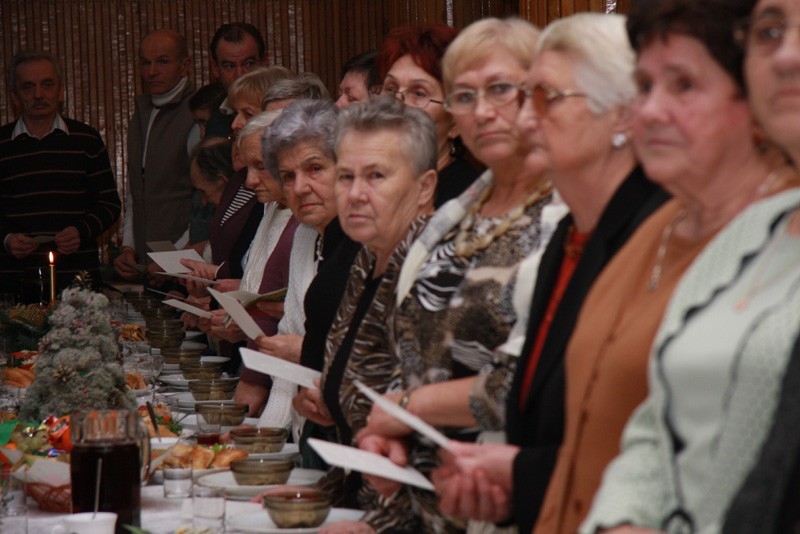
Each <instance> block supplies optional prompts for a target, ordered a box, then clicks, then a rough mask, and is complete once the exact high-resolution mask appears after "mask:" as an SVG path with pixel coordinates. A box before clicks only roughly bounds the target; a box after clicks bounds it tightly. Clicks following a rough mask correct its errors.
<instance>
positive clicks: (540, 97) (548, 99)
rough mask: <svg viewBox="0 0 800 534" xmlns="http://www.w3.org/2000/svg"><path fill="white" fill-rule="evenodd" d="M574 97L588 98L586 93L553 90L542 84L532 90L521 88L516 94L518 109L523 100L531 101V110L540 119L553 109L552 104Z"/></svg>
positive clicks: (570, 90) (523, 102)
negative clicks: (528, 99)
mask: <svg viewBox="0 0 800 534" xmlns="http://www.w3.org/2000/svg"><path fill="white" fill-rule="evenodd" d="M574 96H576V97H582V98H588V97H589V95H587V94H586V93H582V92H580V91H575V90H572V89H565V90H563V91H559V90H558V89H553V88H552V87H545V86H544V85H542V84H536V85H535V86H534V87H533V89H528V88H527V87H523V88H521V89H520V90H519V93H518V94H517V104H518V105H519V107H520V108H522V106H523V105H524V104H525V99H526V98H530V99H531V100H532V101H533V110H534V111H535V112H536V115H538V116H540V117H542V116H544V115H546V114H547V112H548V111H550V108H551V107H553V104H556V103H557V102H560V101H562V100H564V99H565V98H570V97H574Z"/></svg>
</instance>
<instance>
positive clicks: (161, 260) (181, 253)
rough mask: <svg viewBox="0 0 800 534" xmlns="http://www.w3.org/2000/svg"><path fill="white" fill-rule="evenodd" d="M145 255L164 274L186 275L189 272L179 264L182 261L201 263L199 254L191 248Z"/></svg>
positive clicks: (201, 259)
mask: <svg viewBox="0 0 800 534" xmlns="http://www.w3.org/2000/svg"><path fill="white" fill-rule="evenodd" d="M147 255H148V256H150V259H151V260H153V261H154V262H156V263H157V264H158V266H159V267H161V268H162V269H163V270H164V272H166V273H188V272H189V271H191V269H189V268H188V267H184V266H183V264H182V263H181V260H183V259H186V260H197V261H203V258H201V257H200V254H198V253H197V251H196V250H195V249H193V248H187V249H183V250H171V251H168V252H148V253H147ZM203 263H205V262H203Z"/></svg>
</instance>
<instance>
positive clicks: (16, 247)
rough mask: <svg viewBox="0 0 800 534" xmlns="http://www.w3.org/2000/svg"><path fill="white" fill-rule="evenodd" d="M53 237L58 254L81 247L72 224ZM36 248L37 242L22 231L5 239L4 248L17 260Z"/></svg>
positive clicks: (78, 235)
mask: <svg viewBox="0 0 800 534" xmlns="http://www.w3.org/2000/svg"><path fill="white" fill-rule="evenodd" d="M53 238H54V239H53V242H54V243H55V245H56V252H58V253H60V254H73V253H75V252H77V251H78V249H79V248H80V247H81V235H80V233H79V232H78V229H77V228H75V227H74V226H67V227H66V228H64V229H63V230H61V231H60V232H58V233H57V234H56V235H55V236H53ZM37 248H39V243H37V242H36V241H34V239H33V238H32V237H29V236H27V235H25V234H22V233H14V234H9V235H8V239H6V250H7V251H8V252H9V253H10V254H11V255H12V256H14V257H15V258H17V259H18V260H21V259H23V258H25V257H27V256H28V255H30V254H31V253H32V252H33V251H35V250H36V249H37Z"/></svg>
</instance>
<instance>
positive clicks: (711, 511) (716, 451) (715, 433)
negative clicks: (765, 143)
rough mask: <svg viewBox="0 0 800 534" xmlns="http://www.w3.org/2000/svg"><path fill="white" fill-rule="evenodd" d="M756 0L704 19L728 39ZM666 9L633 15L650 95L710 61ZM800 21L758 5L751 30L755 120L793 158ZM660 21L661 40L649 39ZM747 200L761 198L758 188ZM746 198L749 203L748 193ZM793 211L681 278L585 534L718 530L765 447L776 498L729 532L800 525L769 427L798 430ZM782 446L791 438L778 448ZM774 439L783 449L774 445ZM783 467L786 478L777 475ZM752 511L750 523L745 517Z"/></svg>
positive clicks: (751, 224) (757, 212) (730, 229)
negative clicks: (641, 395)
mask: <svg viewBox="0 0 800 534" xmlns="http://www.w3.org/2000/svg"><path fill="white" fill-rule="evenodd" d="M754 3H755V1H754V0H740V1H737V2H724V5H722V4H723V2H719V4H717V3H716V2H714V3H710V2H709V3H704V5H706V4H711V5H710V6H708V7H707V8H706V9H709V10H713V11H712V12H711V13H709V14H706V13H703V18H704V19H706V20H709V19H710V18H714V19H716V20H720V23H723V24H725V31H726V32H731V31H732V27H733V23H734V22H735V21H737V20H739V19H740V18H743V17H745V16H746V15H747V14H748V13H749V12H750V10H751V8H752V6H753V4H754ZM666 7H667V6H664V7H662V6H659V8H658V9H656V10H655V11H654V12H649V13H647V14H637V16H636V17H635V18H634V19H633V20H632V22H633V24H632V26H631V30H632V35H633V37H634V38H635V42H637V43H639V47H640V48H641V53H640V62H639V63H640V71H641V73H642V77H643V79H644V80H646V81H647V86H648V88H649V89H650V91H649V94H655V92H656V91H658V89H659V88H660V87H661V84H662V83H664V82H665V81H667V82H668V81H669V80H670V79H671V77H672V73H670V72H667V73H665V72H664V65H669V64H675V63H678V64H680V65H687V66H691V65H693V64H696V63H697V62H698V57H700V58H702V54H703V53H705V50H703V48H702V46H701V45H700V44H699V41H698V40H697V38H696V37H692V36H690V35H686V33H685V30H684V26H678V27H677V28H674V27H673V28H668V30H667V32H666V33H665V32H664V29H663V24H661V21H662V20H663V19H664V18H665V15H671V14H672V13H676V12H677V13H682V12H685V13H688V14H689V15H690V16H691V20H693V21H694V20H696V19H697V18H698V16H697V11H696V7H694V5H692V6H684V5H681V4H679V5H678V6H669V7H671V10H670V11H667V10H666V9H665V8H666ZM650 9H652V7H651V8H650ZM718 12H722V13H725V16H724V17H721V16H720V15H718V14H717V13H718ZM797 14H798V9H797V6H796V4H795V3H793V2H780V1H769V2H765V1H761V2H759V3H758V6H757V7H756V9H755V11H754V13H753V15H752V17H751V18H750V21H749V24H748V25H747V26H746V27H745V42H746V47H747V54H748V57H747V62H746V72H747V76H748V82H749V83H748V87H749V89H750V94H751V98H752V108H753V111H754V112H755V115H756V118H757V119H758V122H759V124H760V125H761V126H762V127H763V128H764V131H765V132H766V133H767V136H769V137H774V138H775V140H776V141H777V143H778V144H779V145H780V147H781V148H783V149H784V150H785V151H787V152H788V153H789V154H791V155H792V156H797V154H798V150H797V147H798V144H797V139H798V137H797V132H798V128H797V126H796V124H793V119H794V120H796V118H797V108H796V106H795V100H796V96H795V95H793V93H794V92H795V91H794V89H790V87H794V88H796V87H797V78H796V76H787V74H788V73H791V72H794V73H797V72H798V70H797V68H798V66H799V65H800V62H798V53H797V50H796V49H794V47H797V44H796V43H797V41H796V40H794V39H793V40H792V41H789V39H788V38H787V39H786V40H784V36H787V37H788V35H789V34H788V33H786V30H787V28H789V24H788V20H790V15H795V16H796V15H797ZM709 15H711V17H709ZM672 18H673V20H674V19H675V17H674V15H673V17H672ZM687 18H688V17H687ZM678 20H680V19H678ZM791 20H795V19H793V18H792V19H791ZM654 23H656V24H658V26H656V25H655V24H654ZM654 26H655V27H657V28H658V31H657V33H650V30H651V28H653V27H654ZM690 27H691V26H690ZM789 43H792V44H791V45H790V44H789ZM727 46H731V45H730V44H729V43H726V47H727ZM701 72H703V71H701ZM665 74H667V78H666V80H665V77H664V76H665ZM787 82H788V83H787ZM737 96H738V95H737ZM670 104H672V105H677V104H678V102H670V101H669V100H666V101H665V102H663V103H662V104H661V106H659V108H662V109H663V110H664V111H666V110H667V109H669V108H668V107H667V106H668V105H670ZM646 105H648V104H646ZM742 105H743V106H744V103H742ZM683 106H684V107H685V104H683ZM655 109H656V108H654V109H653V110H652V111H653V112H655ZM692 109H694V108H691V109H688V110H685V111H684V112H689V111H692ZM662 112H663V111H662ZM704 148H706V149H707V147H704ZM762 150H764V151H765V152H767V153H768V152H769V150H768V149H766V148H762ZM665 164H666V162H665ZM740 168H742V169H743V170H742V171H740V172H748V171H749V172H754V170H757V171H758V172H757V174H756V175H755V177H754V178H753V180H758V179H759V178H757V177H760V179H761V180H765V178H764V176H765V175H766V176H767V177H768V178H767V179H766V182H765V183H768V184H769V183H773V184H777V183H780V182H783V183H789V184H791V185H792V186H795V187H796V185H797V183H798V177H797V171H796V169H795V168H788V167H786V166H780V165H779V164H775V165H773V166H771V167H767V168H766V169H765V168H763V166H762V168H760V169H759V168H758V167H753V166H752V165H751V166H748V167H744V166H741V165H740ZM729 179H730V174H729ZM728 186H730V182H729V183H728ZM773 187H775V186H773ZM732 193H737V194H739V195H747V194H748V193H747V192H744V191H735V192H732ZM749 196H750V197H751V198H752V197H758V196H759V195H758V193H756V194H753V193H752V192H750V195H749ZM745 198H746V197H745ZM745 198H738V201H739V202H740V203H747V201H748V200H749V198H748V199H747V200H745ZM798 205H800V191H799V190H797V189H794V190H791V191H786V192H783V193H781V194H776V195H773V196H771V197H770V198H768V199H765V200H760V201H759V202H758V203H756V204H754V205H752V206H751V207H749V208H748V209H747V210H746V211H744V212H743V213H742V214H741V215H740V216H739V217H737V218H736V219H735V220H734V221H733V222H731V223H730V224H728V225H727V227H726V228H725V229H724V230H722V231H721V232H720V233H719V235H718V236H717V237H716V238H715V239H714V241H713V242H711V243H710V244H709V246H708V247H707V248H706V250H704V251H703V253H702V254H701V255H700V256H699V257H698V258H697V260H696V261H695V263H694V264H693V265H692V266H691V268H690V269H689V270H688V271H687V272H686V274H685V276H684V279H683V280H682V281H681V283H680V285H679V286H678V288H677V290H676V292H675V294H674V295H673V297H672V300H671V302H670V305H669V308H668V309H667V311H666V313H665V315H664V320H663V322H662V324H661V328H660V330H659V332H658V335H657V336H656V340H655V344H654V346H653V350H652V353H651V355H652V356H651V360H650V375H649V378H650V394H649V396H648V397H647V399H646V400H645V402H644V403H643V404H642V405H641V406H640V407H639V408H638V409H637V410H636V412H635V413H634V415H633V417H632V418H631V420H630V421H629V423H628V426H627V427H626V429H625V434H624V436H623V445H622V447H623V449H622V454H620V456H619V457H618V458H617V459H616V460H614V462H613V463H612V464H611V465H610V466H609V468H608V469H607V470H606V474H605V476H604V479H603V485H602V487H601V488H600V491H599V492H598V495H597V497H596V500H595V504H594V506H593V508H592V511H591V513H590V515H589V519H588V520H587V521H586V523H585V524H584V525H583V526H582V531H585V532H595V531H596V529H597V528H598V527H601V528H602V527H615V526H619V525H626V526H619V527H618V528H616V529H612V531H617V532H630V531H634V528H637V529H638V530H636V531H638V532H644V529H653V530H669V531H677V529H682V531H688V530H691V531H693V532H719V531H720V529H721V525H722V521H723V518H724V513H725V511H726V509H728V508H729V507H730V506H732V505H733V506H736V505H738V504H739V502H737V501H733V500H732V499H733V496H734V495H735V494H736V491H737V489H738V488H739V487H740V485H741V484H742V482H743V481H744V480H745V477H746V475H747V473H748V471H749V470H750V469H751V467H752V466H753V465H754V463H755V462H756V460H757V458H758V452H759V448H760V447H761V446H762V444H765V443H766V449H767V450H769V449H772V450H777V451H780V452H778V454H777V456H775V457H773V458H771V460H772V462H775V461H777V463H774V464H772V462H770V461H769V460H770V459H769V458H767V465H768V467H767V471H766V472H764V473H762V474H764V475H767V477H768V478H767V480H765V481H763V482H764V483H767V484H769V488H768V489H767V488H762V491H763V492H764V493H762V498H763V495H769V497H767V498H766V499H764V500H757V501H756V502H750V503H749V506H747V507H745V508H744V509H743V510H741V511H740V510H732V513H733V516H732V517H731V518H729V520H728V522H727V523H728V524H727V528H726V530H731V531H734V532H739V531H742V532H791V531H793V530H794V528H795V526H796V518H797V506H796V494H792V493H791V492H790V493H789V495H790V496H792V495H793V496H792V497H791V500H790V501H787V502H786V508H784V515H783V517H780V516H779V515H777V514H778V513H779V512H778V510H780V507H781V505H783V502H781V501H782V499H783V498H784V496H785V495H786V494H785V493H784V491H783V490H784V488H785V487H786V485H785V481H786V475H788V476H791V473H792V472H794V473H796V470H793V469H792V468H791V466H792V464H791V463H788V464H787V463H781V460H782V459H787V458H789V459H791V461H792V462H796V452H797V449H796V443H797V438H796V436H795V433H796V427H795V428H793V429H792V430H791V431H790V432H785V430H788V429H785V430H784V431H781V430H780V429H773V432H772V434H771V435H770V434H769V424H770V421H771V420H772V418H773V416H774V415H776V413H777V415H778V416H779V418H778V420H777V421H776V423H778V424H781V423H789V424H791V421H781V419H780V415H781V414H783V413H786V412H783V411H782V410H781V408H785V407H788V406H787V405H786V404H784V405H783V406H781V407H780V408H779V411H778V412H776V405H778V392H779V391H780V384H781V380H782V379H783V376H784V371H785V369H786V366H787V363H788V362H789V360H790V358H793V356H794V355H795V352H796V350H797V349H796V340H797V336H798V332H800V291H798V288H800V270H798V269H797V266H798V264H800V246H798V245H800V224H799V221H800V218H799V216H798V215H797V213H798V211H797V210H798ZM676 230H677V228H676ZM789 377H790V376H789V375H787V379H789ZM791 385H792V381H791V380H789V386H790V387H791ZM785 386H786V382H784V387H785ZM784 394H788V395H790V396H793V395H796V390H795V391H791V392H790V391H788V390H784ZM793 402H794V406H793V408H794V409H795V410H796V401H793ZM787 437H788V438H789V440H790V441H788V442H787V441H783V438H787ZM771 438H775V439H778V440H781V441H778V442H775V443H770V441H766V442H765V440H767V439H771ZM794 465H795V466H796V463H795V464H794ZM777 470H781V471H785V472H786V474H785V475H784V474H781V475H778V474H777V472H776V471H777ZM773 484H774V485H773ZM746 496H747V495H746V493H745V494H743V497H746ZM746 501H747V499H745V502H746ZM789 502H791V504H790V503H789ZM754 505H755V506H754ZM759 505H760V506H759ZM747 512H749V513H751V514H755V515H754V516H753V517H746V516H744V515H741V514H745V513H747ZM737 516H738V518H737ZM762 518H763V519H764V521H763V522H762ZM779 519H780V520H779ZM740 521H741V523H740Z"/></svg>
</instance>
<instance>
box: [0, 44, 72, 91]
mask: <svg viewBox="0 0 800 534" xmlns="http://www.w3.org/2000/svg"><path fill="white" fill-rule="evenodd" d="M42 60H44V61H49V62H50V63H51V64H52V65H53V67H54V68H55V69H56V77H57V78H58V85H59V86H60V87H64V67H63V65H61V61H59V59H58V58H57V57H55V56H54V55H53V54H51V53H49V52H45V51H43V50H23V51H21V52H17V53H16V54H14V57H13V58H11V63H9V64H8V71H7V72H6V81H7V83H8V86H7V87H8V88H9V90H11V91H16V90H17V67H19V66H20V65H22V64H23V63H29V62H31V61H42Z"/></svg>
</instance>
